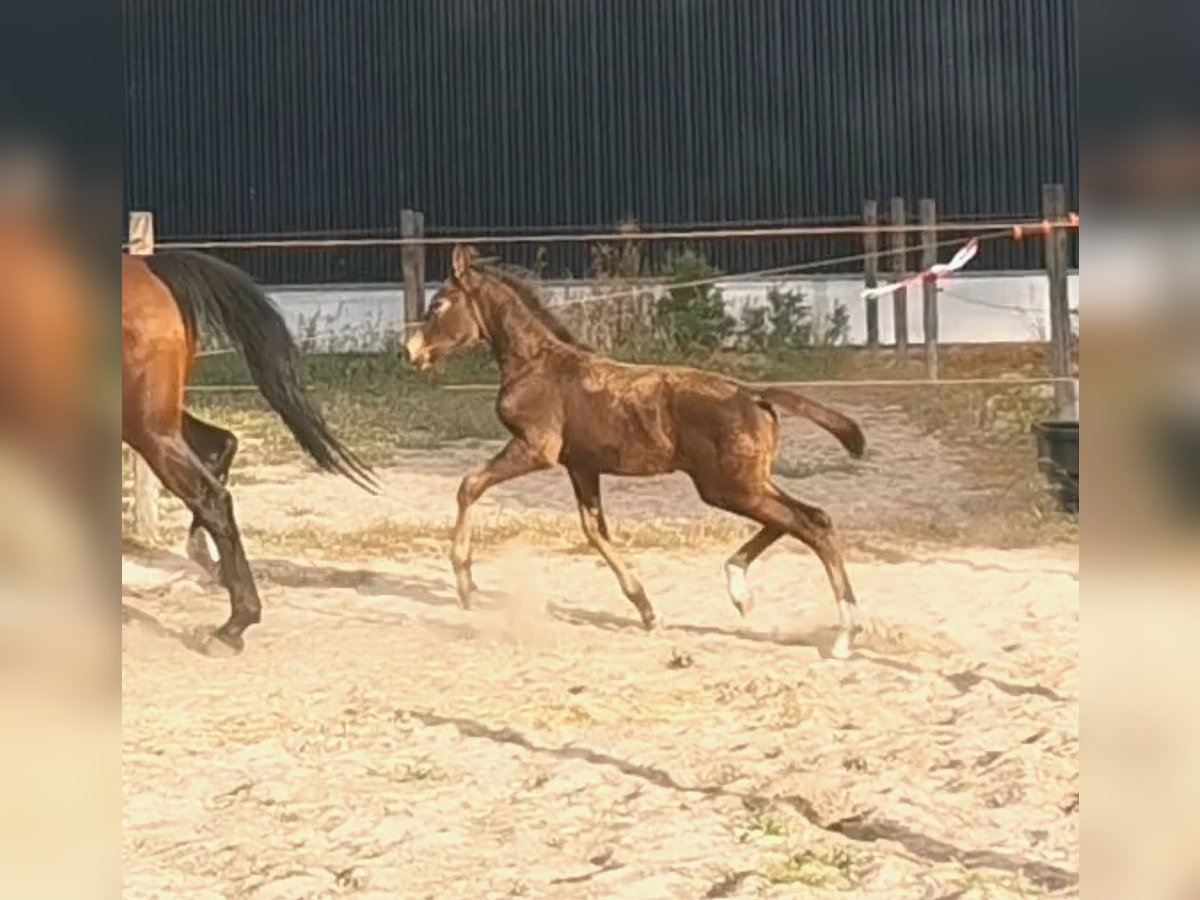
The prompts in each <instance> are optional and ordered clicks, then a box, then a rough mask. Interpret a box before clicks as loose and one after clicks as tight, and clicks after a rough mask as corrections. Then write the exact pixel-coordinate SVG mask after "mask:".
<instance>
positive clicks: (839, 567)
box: [701, 482, 861, 659]
mask: <svg viewBox="0 0 1200 900" xmlns="http://www.w3.org/2000/svg"><path fill="white" fill-rule="evenodd" d="M701 495H702V496H704V490H703V489H701ZM705 499H706V500H708V502H710V503H713V505H715V506H720V507H722V508H723V509H727V510H729V511H730V512H735V513H738V514H739V515H743V516H746V517H747V518H750V519H754V520H755V521H757V522H760V523H762V525H763V526H764V527H763V530H762V531H760V532H759V534H758V535H755V538H763V539H764V540H765V537H766V535H767V533H768V532H770V531H779V532H783V533H786V534H790V535H792V536H793V537H796V538H798V539H799V540H800V541H802V542H803V543H804V544H806V545H807V546H808V547H809V548H811V549H812V551H813V552H814V553H816V554H817V558H818V559H820V560H821V563H822V564H823V565H824V566H825V572H826V574H827V575H828V576H829V583H830V585H831V586H832V588H833V595H834V599H835V600H836V601H837V604H838V618H839V622H840V624H839V628H838V636H837V639H836V640H835V641H834V644H833V648H832V650H831V655H832V656H834V657H836V658H838V659H845V658H846V657H848V656H849V655H850V648H851V643H852V641H853V638H854V634H855V633H856V632H857V631H859V630H861V625H860V622H859V619H860V615H859V612H858V601H857V599H856V598H855V596H854V590H853V589H852V588H851V587H850V579H849V578H848V577H847V575H846V566H845V564H844V562H843V561H842V552H841V550H840V549H839V548H838V546H837V542H836V540H835V539H834V532H833V522H832V520H831V519H830V518H829V516H828V515H827V514H826V513H825V511H824V510H822V509H819V508H817V507H815V506H809V505H808V504H806V503H802V502H800V501H799V500H797V499H795V498H794V497H790V496H788V495H787V494H785V493H784V492H783V491H781V490H780V489H779V488H777V487H776V486H775V485H773V484H771V483H769V482H768V483H766V484H764V485H761V486H759V487H757V488H756V489H753V490H747V491H745V492H742V493H729V492H728V491H722V492H721V493H720V495H718V496H705ZM754 542H755V539H751V541H750V542H748V545H749V544H753V543H754ZM765 546H766V545H764V549H765ZM745 549H746V547H743V548H742V549H741V550H739V551H738V553H735V554H734V556H733V557H732V559H737V558H738V556H739V554H741V553H742V552H743V551H744V550H745ZM760 552H761V551H760Z"/></svg>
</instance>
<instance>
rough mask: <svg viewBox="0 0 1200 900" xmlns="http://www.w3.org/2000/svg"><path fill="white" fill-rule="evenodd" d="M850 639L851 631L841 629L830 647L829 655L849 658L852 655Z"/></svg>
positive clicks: (837, 657) (834, 657) (835, 657)
mask: <svg viewBox="0 0 1200 900" xmlns="http://www.w3.org/2000/svg"><path fill="white" fill-rule="evenodd" d="M850 641H851V637H850V632H849V631H839V632H838V636H837V638H836V639H835V640H834V642H833V646H832V647H830V648H829V655H830V656H831V657H832V658H833V659H849V658H850V657H851V655H852V651H851V646H850Z"/></svg>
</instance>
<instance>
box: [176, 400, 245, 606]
mask: <svg viewBox="0 0 1200 900" xmlns="http://www.w3.org/2000/svg"><path fill="white" fill-rule="evenodd" d="M183 439H184V440H185V441H187V445H188V447H190V448H191V450H192V453H194V454H195V455H196V456H197V457H198V458H199V460H200V461H201V462H202V463H204V466H205V468H207V469H208V471H209V472H211V473H212V474H213V477H214V478H216V479H217V481H218V482H219V483H220V484H222V485H224V484H225V483H226V482H227V480H228V479H229V469H230V468H231V467H232V465H233V457H234V454H236V453H237V449H238V440H237V437H236V436H235V435H234V434H233V432H231V431H226V430H225V429H224V428H218V427H217V426H216V425H212V424H210V423H209V422H205V421H203V420H202V419H198V418H196V417H195V416H193V415H192V414H191V413H188V412H184V414H183ZM187 555H188V556H189V557H190V558H191V559H192V560H193V561H194V562H196V563H199V564H200V565H201V566H203V567H204V569H205V570H206V571H207V572H208V573H209V574H210V575H212V576H213V577H214V578H216V579H218V580H220V578H221V571H220V566H219V565H218V564H217V563H216V562H215V561H214V560H213V558H212V554H211V553H209V550H208V539H207V538H206V537H205V531H204V526H203V524H201V522H200V517H199V516H195V515H193V516H192V525H191V528H189V529H188V537H187ZM226 587H228V585H226Z"/></svg>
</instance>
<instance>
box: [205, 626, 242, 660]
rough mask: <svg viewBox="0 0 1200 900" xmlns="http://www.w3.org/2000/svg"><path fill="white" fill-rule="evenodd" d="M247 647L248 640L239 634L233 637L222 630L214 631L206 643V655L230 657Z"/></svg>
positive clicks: (214, 657) (216, 657)
mask: <svg viewBox="0 0 1200 900" xmlns="http://www.w3.org/2000/svg"><path fill="white" fill-rule="evenodd" d="M245 649H246V642H245V641H244V640H242V636H241V635H240V634H239V635H237V636H236V637H231V636H229V635H226V634H222V633H221V632H220V631H216V632H213V634H212V636H211V637H209V639H208V640H207V641H205V643H204V655H205V656H209V657H212V658H213V659H230V658H231V657H234V656H237V655H238V654H239V653H241V652H242V651H243V650H245Z"/></svg>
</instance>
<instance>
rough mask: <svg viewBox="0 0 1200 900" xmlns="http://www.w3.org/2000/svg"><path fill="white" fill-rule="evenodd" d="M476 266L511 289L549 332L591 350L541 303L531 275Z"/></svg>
mask: <svg viewBox="0 0 1200 900" xmlns="http://www.w3.org/2000/svg"><path fill="white" fill-rule="evenodd" d="M476 268H477V269H478V270H479V271H480V272H481V273H483V274H484V275H490V276H491V277H492V278H495V279H496V280H497V281H499V282H500V283H501V284H503V285H504V286H505V287H506V288H508V289H509V290H511V291H512V292H513V293H514V294H516V295H517V297H518V298H519V299H520V300H521V302H522V303H524V304H525V307H526V308H527V309H528V310H529V311H530V312H531V313H533V314H534V315H535V316H537V318H538V321H539V322H541V323H542V324H543V325H545V326H546V327H547V328H548V329H550V333H551V334H553V335H554V336H555V337H556V338H558V339H559V340H560V341H562V342H563V343H564V344H568V345H569V346H571V347H578V348H579V349H580V350H591V349H592V348H591V347H589V346H587V345H586V344H584V343H582V342H580V341H579V340H578V339H577V338H576V337H575V335H573V334H571V332H570V330H569V329H568V328H567V326H566V325H564V324H563V323H562V322H560V321H559V320H558V317H557V316H555V315H554V314H553V313H552V312H550V310H548V309H546V307H545V305H544V304H543V303H542V298H541V297H539V296H538V292H537V290H536V289H535V288H534V287H533V283H532V277H533V276H532V275H530V274H529V273H528V272H525V271H523V270H520V269H517V268H515V267H512V266H498V265H495V264H492V265H486V266H483V265H477V266H476Z"/></svg>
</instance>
